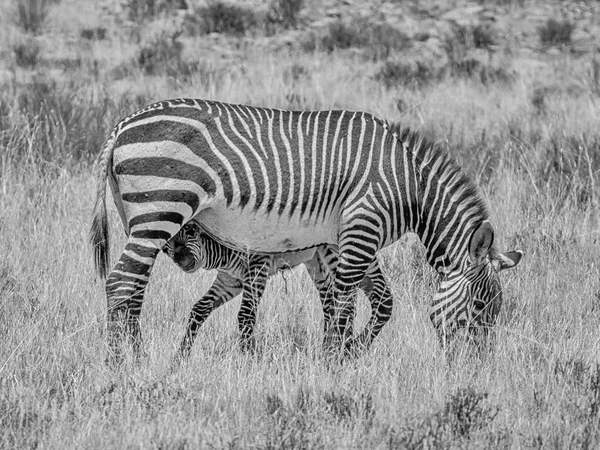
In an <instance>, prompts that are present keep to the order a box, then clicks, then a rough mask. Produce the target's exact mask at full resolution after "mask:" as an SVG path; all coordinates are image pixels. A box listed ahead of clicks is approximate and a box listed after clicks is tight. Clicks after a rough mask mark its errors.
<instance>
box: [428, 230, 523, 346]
mask: <svg viewBox="0 0 600 450" xmlns="http://www.w3.org/2000/svg"><path fill="white" fill-rule="evenodd" d="M493 242H494V230H493V228H492V226H491V224H490V222H489V221H488V220H485V221H483V223H482V224H481V225H480V226H479V227H478V228H477V229H476V230H475V231H474V232H473V233H472V235H471V237H470V240H469V245H468V251H467V253H466V255H465V256H464V257H463V259H462V260H460V261H459V262H458V264H457V265H456V266H455V268H453V269H450V270H448V271H446V272H444V273H443V274H442V276H441V279H440V283H439V286H438V290H437V292H436V294H435V295H434V298H433V306H432V312H431V315H430V318H431V320H432V322H433V324H434V326H435V328H436V330H437V332H438V336H439V338H440V340H441V341H442V343H444V342H445V341H446V339H447V338H449V337H450V336H451V335H452V334H453V333H454V332H455V331H456V330H457V329H458V328H461V327H467V328H468V330H469V332H470V333H472V334H480V333H481V334H483V335H487V334H488V331H489V329H490V328H491V326H492V325H494V323H495V322H496V319H497V316H498V314H499V313H500V308H501V306H502V285H501V283H500V277H499V275H498V274H499V272H500V271H502V270H504V269H510V268H511V267H514V266H516V265H517V264H518V263H519V261H520V260H521V257H522V256H523V253H522V252H521V251H518V250H517V251H512V252H506V253H499V252H498V251H497V250H496V249H495V248H494V247H493Z"/></svg>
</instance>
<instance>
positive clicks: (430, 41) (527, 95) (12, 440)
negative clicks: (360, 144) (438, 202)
mask: <svg viewBox="0 0 600 450" xmlns="http://www.w3.org/2000/svg"><path fill="white" fill-rule="evenodd" d="M186 3H187V4H188V5H187V6H189V9H188V10H187V11H185V12H183V13H178V14H175V13H174V11H175V10H176V9H178V8H180V7H183V6H182V5H178V2H173V1H166V2H160V1H158V0H157V1H147V0H144V1H136V2H127V1H126V2H123V3H122V5H123V8H124V9H122V10H119V11H120V12H117V11H116V10H115V11H112V10H104V9H101V8H99V7H98V6H97V4H96V2H91V1H85V2H78V3H77V5H78V7H79V8H81V12H79V11H77V13H78V14H81V15H82V17H83V16H84V15H85V17H86V18H87V17H88V15H89V17H92V16H93V15H94V14H96V15H97V17H98V18H99V21H98V22H92V21H90V22H89V23H88V22H87V21H84V22H78V21H77V20H74V19H72V18H73V16H72V15H70V14H73V2H68V1H66V0H62V2H56V1H54V2H52V3H49V2H48V1H41V0H27V1H24V2H18V3H17V2H13V3H12V6H11V9H10V11H11V14H5V15H0V24H2V25H3V28H2V29H3V30H8V31H7V32H5V33H6V35H7V36H8V38H7V39H5V40H2V41H1V42H0V53H1V54H3V55H4V56H6V57H5V58H0V69H1V70H0V148H1V149H2V151H1V152H0V248H2V256H0V338H1V339H0V342H1V344H0V430H2V432H1V433H0V448H34V447H35V448H74V447H77V448H131V447H134V448H230V449H246V448H266V449H269V448H270V449H279V448H318V449H322V448H382V449H385V448H390V449H396V448H477V449H478V448H598V446H599V445H600V366H599V364H600V360H599V354H598V324H599V323H600V300H599V298H600V286H599V280H600V266H599V264H598V261H599V259H600V247H599V245H600V244H599V242H600V241H598V239H597V236H598V220H599V210H598V205H599V201H598V200H599V197H598V196H599V194H600V192H599V191H598V189H599V185H598V182H599V181H600V180H598V174H599V173H600V129H599V128H598V124H597V117H598V115H600V111H599V105H598V102H597V96H598V90H599V86H600V82H599V81H598V80H599V78H600V75H599V73H600V68H599V67H600V63H598V61H597V60H596V59H597V57H596V55H594V54H582V53H579V52H572V51H571V48H570V47H571V46H570V45H569V42H570V37H569V38H567V36H571V33H572V32H573V31H574V29H575V27H576V29H577V31H578V32H579V31H581V30H584V29H585V30H588V29H589V30H594V27H593V26H592V27H588V28H586V26H587V24H588V22H589V20H592V19H593V18H594V17H597V15H594V14H591V16H589V17H592V19H589V20H588V19H585V17H588V16H585V14H582V17H584V19H577V20H576V19H571V18H570V19H569V20H571V22H567V25H565V23H563V22H561V21H555V22H556V23H558V25H556V24H552V25H548V24H550V22H551V20H550V19H548V21H547V22H546V25H544V27H543V28H546V29H547V31H543V32H542V31H541V29H540V31H539V34H538V30H537V28H536V25H535V23H540V22H535V21H533V20H531V18H532V17H534V16H535V17H540V14H546V15H547V16H548V17H549V18H551V17H571V16H569V15H567V14H566V13H565V14H564V15H563V13H562V12H561V10H560V9H559V7H558V6H556V5H554V4H552V5H549V4H547V3H544V4H542V3H541V2H537V0H535V1H534V0H528V1H526V2H525V1H514V0H513V1H508V0H507V1H502V2H490V1H485V2H484V1H482V2H475V3H473V2H469V3H468V4H467V2H462V1H458V2H453V4H455V5H456V8H459V9H460V8H462V9H460V10H459V11H458V12H457V13H455V14H454V16H453V17H454V19H457V20H454V19H446V18H444V17H445V15H446V14H449V13H452V11H446V10H444V12H441V11H440V10H437V9H436V10H435V11H434V10H431V11H428V10H427V8H428V7H429V6H426V5H425V3H423V4H420V5H419V6H418V8H417V7H416V6H415V4H414V2H409V3H410V5H402V6H403V7H402V14H401V15H400V14H397V15H394V14H395V13H396V12H397V11H398V3H397V2H395V3H393V2H383V3H381V4H379V3H378V5H377V10H376V13H374V12H373V11H371V10H368V11H367V12H368V14H367V13H364V11H363V10H362V9H361V8H367V9H368V5H367V6H366V7H365V5H364V4H361V5H360V7H359V6H358V5H357V2H354V3H353V4H352V5H345V7H344V8H337V7H333V6H332V4H329V3H327V2H325V3H324V4H323V8H324V13H325V14H323V11H321V10H319V15H318V16H317V15H315V14H316V13H314V12H313V11H312V9H311V7H310V6H311V5H309V4H308V3H307V4H306V6H305V7H304V8H302V4H303V2H300V1H293V0H289V1H283V0H282V1H274V2H273V3H271V4H270V5H267V4H265V6H264V9H260V8H255V9H249V8H247V7H246V6H243V5H242V3H241V2H238V3H219V2H212V1H211V2H208V3H207V4H206V5H205V4H204V3H202V4H198V3H194V2H186ZM479 4H485V7H484V6H478V5H479ZM17 5H23V8H25V9H23V12H22V13H19V9H18V8H17ZM40 5H44V6H43V9H39V7H40ZM136 5H137V6H136ZM161 5H162V6H161ZM244 5H245V4H244ZM492 5H493V6H494V7H493V8H491V7H490V6H492ZM133 6H136V8H137V9H136V11H137V12H135V13H133V12H131V14H132V15H131V16H130V17H129V14H130V11H131V10H132V7H133ZM404 6H406V8H404ZM576 6H577V8H578V9H582V10H584V12H586V13H587V12H590V11H591V13H593V12H594V11H596V10H595V9H594V8H600V7H599V6H598V5H596V3H595V2H579V3H578V4H577V5H576ZM284 7H289V8H290V9H289V11H288V12H280V13H278V14H280V15H279V16H272V17H271V18H270V19H269V14H270V11H271V13H272V10H271V9H270V8H284ZM431 7H432V8H433V6H431ZM561 7H565V8H567V7H570V6H569V5H567V4H566V3H564V2H563V3H561ZM193 8H195V9H193ZM444 8H446V6H445V7H444ZM477 8H479V9H477ZM573 8H574V7H573ZM473 10H475V11H476V13H475V14H471V15H470V13H469V11H473ZM90 11H92V12H90ZM280 11H283V10H280ZM13 13H14V14H13ZM92 13H93V14H92ZM569 14H571V13H569ZM573 14H574V13H573ZM490 15H491V17H490ZM571 15H572V14H571ZM324 17H325V18H324ZM541 17H542V18H543V20H545V19H544V17H545V16H541ZM573 17H574V16H573ZM578 17H579V16H578ZM122 18H123V19H125V20H123V22H118V20H121V19H122ZM128 18H129V19H134V20H133V23H130V22H131V20H130V21H127V20H126V19H128ZM300 18H301V19H300ZM406 18H408V19H410V20H407V21H404V22H403V20H405V19H406ZM268 20H274V22H273V23H275V27H274V28H273V30H274V31H273V30H271V31H272V32H273V33H270V32H269V30H267V29H266V28H265V27H266V25H267V22H266V21H268ZM586 20H588V22H585V21H586ZM10 21H12V22H10ZM529 21H531V24H530V25H528V24H529ZM517 22H518V24H517V25H518V26H516V25H515V29H519V30H522V29H524V30H525V31H527V32H524V33H521V31H519V32H518V33H517V32H514V31H512V30H513V28H512V26H513V25H514V24H515V23H517ZM580 22H581V23H580ZM82 23H84V24H85V26H83V25H82ZM115 23H118V26H116V25H115ZM453 23H454V24H453ZM507 23H509V24H510V26H507V25H506V24H507ZM569 24H570V25H569ZM99 25H101V26H99ZM527 26H529V28H526V27H527ZM190 27H191V28H190ZM194 27H195V28H194ZM99 30H104V31H99ZM175 30H183V32H182V33H181V34H178V32H175ZM569 30H570V31H569ZM585 32H586V33H587V32H588V31H585ZM207 33H211V36H207ZM590 33H592V31H590ZM271 34H273V35H271ZM542 35H544V36H546V35H547V37H542ZM79 37H81V38H82V39H79ZM254 37H256V38H257V39H254ZM573 41H575V38H573ZM305 43H307V44H306V46H305ZM548 47H553V48H552V49H551V51H550V52H542V51H540V50H544V49H547V48H548ZM315 50H318V51H315ZM513 80H518V82H512V81H513ZM181 96H183V97H198V98H209V99H215V100H224V101H231V102H239V103H247V104H253V105H262V106H270V107H287V108H294V109H310V110H315V109H341V108H343V109H349V110H364V111H369V112H373V113H375V114H376V115H378V116H380V117H382V118H386V119H389V120H395V119H398V118H401V120H402V122H403V123H404V124H405V125H407V126H411V127H413V128H416V129H418V130H419V131H420V132H422V133H423V134H424V135H426V136H428V137H430V138H431V139H432V140H434V141H436V142H437V143H438V144H439V145H440V146H442V147H443V148H444V149H446V150H447V151H448V152H450V153H451V154H452V155H453V156H454V157H455V158H456V159H457V160H458V161H459V162H460V163H461V164H462V166H463V167H465V170H467V172H468V173H470V174H471V175H472V176H473V178H474V179H475V180H476V181H477V182H478V184H479V185H480V186H481V188H482V190H483V192H484V194H485V197H486V198H487V200H488V202H489V204H490V210H491V214H492V217H491V219H492V222H493V223H494V226H495V228H496V232H497V235H496V240H497V243H498V245H499V247H502V248H504V247H506V248H511V247H512V248H521V249H522V250H524V251H525V259H524V260H523V262H522V263H521V265H520V266H519V268H518V269H517V270H515V271H514V272H512V273H507V274H505V273H504V272H503V273H502V274H501V278H502V281H503V286H504V298H503V306H502V311H501V314H500V317H499V320H498V324H497V327H496V329H495V342H494V344H493V348H490V350H489V351H488V352H481V353H476V352H473V351H471V349H470V348H469V346H468V345H467V344H465V345H464V346H463V345H462V343H461V342H458V343H457V346H456V348H455V349H454V351H453V352H452V353H450V352H449V353H447V354H446V353H444V352H443V351H442V349H440V346H439V345H438V342H437V338H436V336H435V333H434V331H433V329H432V327H431V325H430V323H429V319H428V306H429V302H430V299H431V294H432V289H433V288H432V286H433V285H434V283H435V282H436V280H437V279H438V276H437V274H436V273H434V272H433V271H432V270H431V269H430V267H429V266H428V265H427V264H426V258H425V255H424V251H423V248H422V246H421V244H420V243H419V242H417V241H416V240H415V239H414V236H412V237H411V236H407V237H406V238H405V239H403V240H402V241H401V242H399V243H398V244H397V245H394V246H392V247H390V248H387V249H385V250H384V251H383V252H381V255H380V260H381V264H382V267H383V268H384V271H385V274H386V276H387V278H388V279H389V281H390V283H391V287H392V291H393V293H394V297H395V303H394V313H393V316H392V319H391V321H390V323H389V324H388V325H387V326H386V327H385V328H384V329H383V331H382V333H381V335H380V336H379V337H378V338H377V340H376V342H375V343H374V346H373V348H372V349H371V350H370V351H369V352H368V353H367V354H365V355H364V356H363V357H361V358H360V359H358V360H356V361H348V362H346V363H345V364H342V365H337V364H331V363H330V362H328V361H327V359H326V358H324V357H322V355H321V353H320V346H321V341H322V326H323V324H322V312H321V306H320V303H319V300H318V297H317V293H316V292H315V291H314V289H313V287H312V285H311V283H310V281H309V280H308V277H307V276H306V274H305V273H304V272H303V271H302V270H295V271H292V272H290V273H288V274H286V278H285V280H284V279H282V278H281V277H273V280H272V281H271V282H270V284H269V286H268V289H267V291H266V293H265V295H264V300H263V301H262V303H261V305H260V309H259V315H258V321H257V343H258V351H257V352H256V353H255V354H245V353H242V352H240V351H239V349H238V346H237V335H238V333H237V322H236V315H237V309H238V307H239V301H232V302H230V304H227V305H225V306H223V307H222V308H220V309H219V310H218V311H216V312H215V313H214V314H213V315H211V317H210V319H209V320H208V321H207V322H206V323H205V324H204V326H203V328H202V330H201V332H200V335H199V338H198V341H197V345H196V348H195V349H194V352H193V354H192V357H191V359H190V361H189V363H187V364H185V365H183V366H182V367H180V368H179V369H178V370H174V371H172V370H170V362H171V357H172V356H173V354H174V352H175V349H176V347H177V345H178V343H179V340H180V339H181V336H182V333H183V330H184V328H185V323H186V321H187V316H188V313H189V308H190V306H191V304H192V302H193V301H195V300H197V298H198V295H199V294H200V293H202V292H204V291H206V290H207V288H208V286H209V285H210V283H211V280H212V275H211V274H210V273H209V274H206V273H197V274H195V275H185V274H183V273H182V272H181V271H179V270H178V269H177V268H176V267H175V266H174V265H173V264H172V263H170V261H168V260H167V259H166V258H159V260H158V263H157V265H156V267H155V268H154V272H153V277H152V281H151V283H150V286H149V291H148V295H147V299H146V301H145V304H144V311H143V315H142V322H143V325H142V329H143V331H144V339H145V345H146V347H145V348H146V350H147V357H145V358H144V359H142V361H141V362H140V363H139V364H135V363H134V362H133V361H129V360H128V361H127V363H126V364H125V365H124V366H123V367H122V368H121V370H120V371H118V372H113V371H111V370H109V369H108V367H107V366H106V365H105V364H104V358H105V334H104V326H105V318H106V310H105V308H106V299H105V296H104V290H103V286H102V284H101V283H100V282H98V281H94V275H93V272H92V267H91V266H92V264H91V256H90V255H91V252H90V249H89V247H88V245H87V229H88V218H89V216H90V211H91V209H92V201H93V194H92V193H93V191H94V190H95V188H96V186H95V182H94V179H93V174H94V170H95V168H94V164H93V163H94V160H95V158H96V155H97V154H98V152H99V151H100V148H101V146H102V144H103V142H104V140H105V139H106V137H107V136H108V133H109V132H110V129H111V127H112V126H113V125H114V124H115V123H116V122H117V121H118V120H119V119H120V118H122V117H124V116H125V115H127V114H129V113H131V112H133V111H135V110H136V109H138V108H139V107H142V106H144V105H147V104H149V103H151V102H153V101H155V100H159V99H164V98H172V97H181ZM241 132H242V131H241ZM109 195H110V194H109ZM109 202H110V200H109ZM109 216H110V222H111V237H112V238H113V239H114V240H115V243H114V245H115V246H116V247H120V246H121V245H122V243H123V236H122V235H123V233H122V232H121V231H120V230H121V228H120V224H119V218H118V214H117V212H116V211H114V210H110V211H109ZM369 314H370V311H369V308H368V306H367V304H366V302H365V301H364V299H362V298H361V299H360V301H359V303H358V308H357V319H356V320H357V321H358V322H359V324H358V325H357V327H356V328H357V329H358V328H360V324H362V323H363V322H364V321H365V320H366V317H368V315H369Z"/></svg>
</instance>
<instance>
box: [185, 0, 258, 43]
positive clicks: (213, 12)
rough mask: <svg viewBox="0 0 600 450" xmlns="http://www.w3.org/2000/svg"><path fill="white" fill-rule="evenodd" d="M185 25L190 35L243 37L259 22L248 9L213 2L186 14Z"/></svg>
mask: <svg viewBox="0 0 600 450" xmlns="http://www.w3.org/2000/svg"><path fill="white" fill-rule="evenodd" d="M185 24H186V25H185V26H186V29H187V30H188V31H189V32H190V33H191V34H200V35H203V34H209V33H222V34H229V35H233V36H243V35H245V34H247V33H248V32H249V31H251V30H253V29H256V28H257V27H258V26H259V25H260V21H259V19H258V17H257V16H256V14H255V13H254V11H253V10H252V9H250V8H245V7H242V6H238V5H230V4H227V3H223V2H215V3H210V4H209V5H208V6H204V7H201V8H197V9H196V10H195V12H194V13H193V14H188V15H187V16H186V19H185Z"/></svg>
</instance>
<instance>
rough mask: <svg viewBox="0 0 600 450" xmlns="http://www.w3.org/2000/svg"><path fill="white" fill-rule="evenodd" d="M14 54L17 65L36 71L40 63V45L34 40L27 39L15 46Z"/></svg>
mask: <svg viewBox="0 0 600 450" xmlns="http://www.w3.org/2000/svg"><path fill="white" fill-rule="evenodd" d="M12 51H13V54H14V55H15V63H16V64H17V66H19V67H24V68H27V69H34V68H35V67H36V66H37V63H38V56H39V54H40V45H39V44H38V42H37V40H36V39H34V38H29V39H26V40H25V41H24V42H20V43H18V44H15V45H13V48H12Z"/></svg>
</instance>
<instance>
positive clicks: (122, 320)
mask: <svg viewBox="0 0 600 450" xmlns="http://www.w3.org/2000/svg"><path fill="white" fill-rule="evenodd" d="M157 254H158V249H157V248H156V247H154V246H152V244H149V243H140V242H132V241H131V240H130V241H129V242H128V243H127V245H126V246H125V250H124V251H123V254H122V255H121V258H120V259H119V262H118V263H117V265H116V266H115V268H114V269H113V271H112V272H111V273H110V275H109V276H108V278H107V280H106V297H107V303H108V317H107V319H108V320H107V335H108V349H109V355H108V362H109V363H110V364H119V363H120V362H121V361H122V359H123V354H122V343H123V341H124V340H126V339H129V340H130V341H131V343H132V345H133V350H134V355H135V356H136V357H139V356H140V354H141V349H142V334H141V329H140V313H141V310H142V302H143V300H144V292H145V290H146V286H147V285H148V279H149V277H150V272H151V271H152V267H153V266H154V261H156V255H157Z"/></svg>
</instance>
